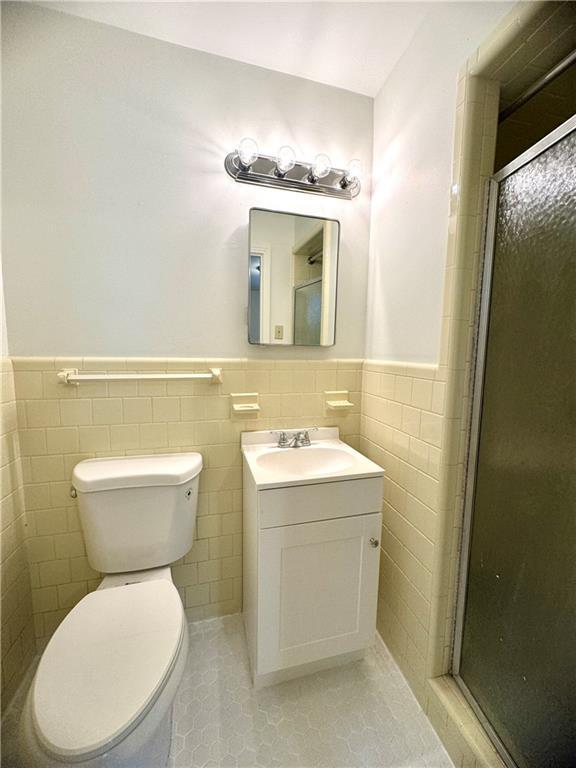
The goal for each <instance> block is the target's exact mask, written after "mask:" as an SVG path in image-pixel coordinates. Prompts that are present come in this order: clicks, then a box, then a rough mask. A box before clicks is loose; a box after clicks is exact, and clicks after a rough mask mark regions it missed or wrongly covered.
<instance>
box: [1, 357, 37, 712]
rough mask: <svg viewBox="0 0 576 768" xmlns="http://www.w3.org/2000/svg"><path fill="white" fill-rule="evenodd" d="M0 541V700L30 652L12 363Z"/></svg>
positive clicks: (5, 372)
mask: <svg viewBox="0 0 576 768" xmlns="http://www.w3.org/2000/svg"><path fill="white" fill-rule="evenodd" d="M0 375H1V381H0V392H1V395H2V397H1V404H0V464H1V466H0V525H1V532H0V542H1V558H0V565H1V575H2V588H1V598H2V599H1V603H2V700H8V699H10V697H11V695H12V693H13V692H14V690H15V689H16V687H17V686H18V684H19V683H20V680H21V679H22V675H23V673H24V672H25V670H26V668H27V666H28V664H29V662H30V660H31V659H32V656H33V655H34V652H35V643H34V629H33V622H32V598H31V593H30V578H29V575H28V567H27V563H26V552H25V547H24V538H25V523H24V495H23V488H22V466H21V462H20V450H19V445H18V431H17V421H16V399H15V395H14V376H13V372H12V363H11V362H10V360H8V359H4V360H2V362H1V368H0Z"/></svg>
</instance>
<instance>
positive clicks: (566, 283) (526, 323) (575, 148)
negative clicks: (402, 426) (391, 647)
mask: <svg viewBox="0 0 576 768" xmlns="http://www.w3.org/2000/svg"><path fill="white" fill-rule="evenodd" d="M490 208H491V218H492V224H493V225H494V228H493V230H492V232H490V229H489V233H488V239H489V240H490V239H491V238H492V240H493V245H492V247H491V248H487V264H486V270H485V286H487V287H486V290H485V292H484V300H483V309H482V318H481V325H480V331H481V332H480V340H479V341H480V343H479V358H478V371H477V377H476V388H475V395H474V416H473V425H472V439H471V448H470V451H471V452H470V466H469V475H468V484H467V505H466V506H467V536H468V541H466V537H465V541H464V548H463V549H467V562H466V566H465V568H464V570H463V576H464V583H465V589H463V590H462V591H461V596H460V601H461V602H460V609H459V616H458V622H457V634H456V644H455V663H454V674H455V677H456V680H457V681H458V682H459V684H460V686H461V687H462V689H463V690H464V693H465V694H466V696H467V697H468V699H469V700H470V702H471V704H472V706H473V707H474V708H475V709H476V711H477V713H478V714H479V716H480V718H481V719H482V720H483V721H484V723H485V725H486V727H487V730H488V732H489V733H490V734H491V736H492V737H493V739H494V741H495V743H496V745H497V746H498V747H499V749H500V751H501V753H502V755H503V757H504V759H505V760H506V762H507V763H508V764H510V765H512V766H514V765H515V766H519V768H547V767H548V766H550V767H551V768H552V767H554V768H574V766H576V119H572V120H571V121H568V123H565V124H564V126H561V127H560V128H559V129H557V131H555V132H554V134H551V136H550V137H548V139H544V140H543V141H542V142H539V144H538V145H536V147H534V148H533V150H531V151H530V152H529V153H525V155H523V156H521V158H519V159H518V161H515V162H514V163H512V164H511V165H510V166H508V167H507V168H505V169H503V170H502V171H501V172H500V173H499V174H498V176H497V177H496V181H495V182H493V188H492V195H491V203H490Z"/></svg>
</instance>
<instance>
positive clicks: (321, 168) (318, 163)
mask: <svg viewBox="0 0 576 768" xmlns="http://www.w3.org/2000/svg"><path fill="white" fill-rule="evenodd" d="M331 170H332V163H331V161H330V158H329V157H328V155H323V154H320V155H316V157H315V158H314V163H313V164H312V167H311V168H310V174H309V176H308V179H309V180H310V181H311V182H312V183H314V182H316V181H318V179H323V178H324V177H325V176H328V174H329V173H330V171H331Z"/></svg>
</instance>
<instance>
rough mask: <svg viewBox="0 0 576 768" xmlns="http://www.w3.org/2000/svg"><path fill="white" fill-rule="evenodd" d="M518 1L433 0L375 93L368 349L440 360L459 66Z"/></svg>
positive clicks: (374, 354)
mask: <svg viewBox="0 0 576 768" xmlns="http://www.w3.org/2000/svg"><path fill="white" fill-rule="evenodd" d="M512 6H513V3H461V4H452V3H449V4H446V5H445V6H444V7H442V6H438V5H434V6H433V7H432V8H431V12H430V14H429V16H428V18H427V19H426V20H425V22H424V23H423V24H422V26H421V27H420V29H419V30H418V32H417V33H416V35H415V36H414V38H413V40H412V42H411V44H410V46H409V47H408V49H407V50H406V52H405V53H404V55H403V56H402V58H401V59H400V60H399V61H398V64H397V65H396V67H395V68H394V70H393V71H392V73H391V75H390V76H389V77H388V78H387V80H386V82H385V84H384V86H383V87H382V89H381V91H380V92H379V94H378V95H377V97H376V99H375V105H374V164H373V180H372V214H371V238H370V267H369V281H368V284H369V294H368V321H367V344H366V357H368V358H379V359H385V360H404V361H414V362H426V363H434V362H436V361H437V358H438V351H439V341H440V318H441V309H442V286H443V271H444V262H445V256H446V242H447V223H448V207H449V195H450V179H451V162H452V146H453V132H454V117H455V105H456V85H457V76H458V71H459V69H460V67H461V66H462V65H463V64H464V63H465V61H466V59H467V58H468V56H469V55H470V54H471V53H472V52H473V51H474V49H475V48H476V47H477V46H478V45H479V43H480V42H481V41H482V40H483V38H484V37H486V36H487V34H488V33H489V32H490V31H491V30H492V29H493V27H494V26H495V25H496V24H497V22H498V21H499V19H500V18H501V17H502V16H504V15H505V14H506V13H507V12H508V11H509V10H510V9H511V8H512Z"/></svg>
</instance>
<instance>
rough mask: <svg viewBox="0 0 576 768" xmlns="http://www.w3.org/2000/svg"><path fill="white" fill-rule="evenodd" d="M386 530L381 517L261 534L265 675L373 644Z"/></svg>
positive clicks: (261, 658) (261, 657)
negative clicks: (382, 535)
mask: <svg viewBox="0 0 576 768" xmlns="http://www.w3.org/2000/svg"><path fill="white" fill-rule="evenodd" d="M380 530H381V515H380V513H376V514H372V515H363V516H359V517H346V518H340V519H337V520H324V521H321V522H315V523H302V524H300V525H290V526H282V527H280V528H267V529H262V530H260V544H259V560H260V572H259V594H260V600H259V602H260V605H259V617H258V665H257V666H258V673H259V674H263V673H266V672H272V671H274V670H278V669H284V668H286V667H291V666H294V665H297V664H305V663H307V662H310V661H317V660H318V659H323V658H327V657H329V656H335V655H338V654H341V653H347V652H349V651H356V650H360V649H362V648H367V647H368V646H370V645H372V643H373V641H374V632H375V626H376V600H377V594H378V562H379V555H380V547H379V546H377V545H376V546H374V540H379V539H380ZM370 539H372V540H373V541H372V543H371V542H370Z"/></svg>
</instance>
